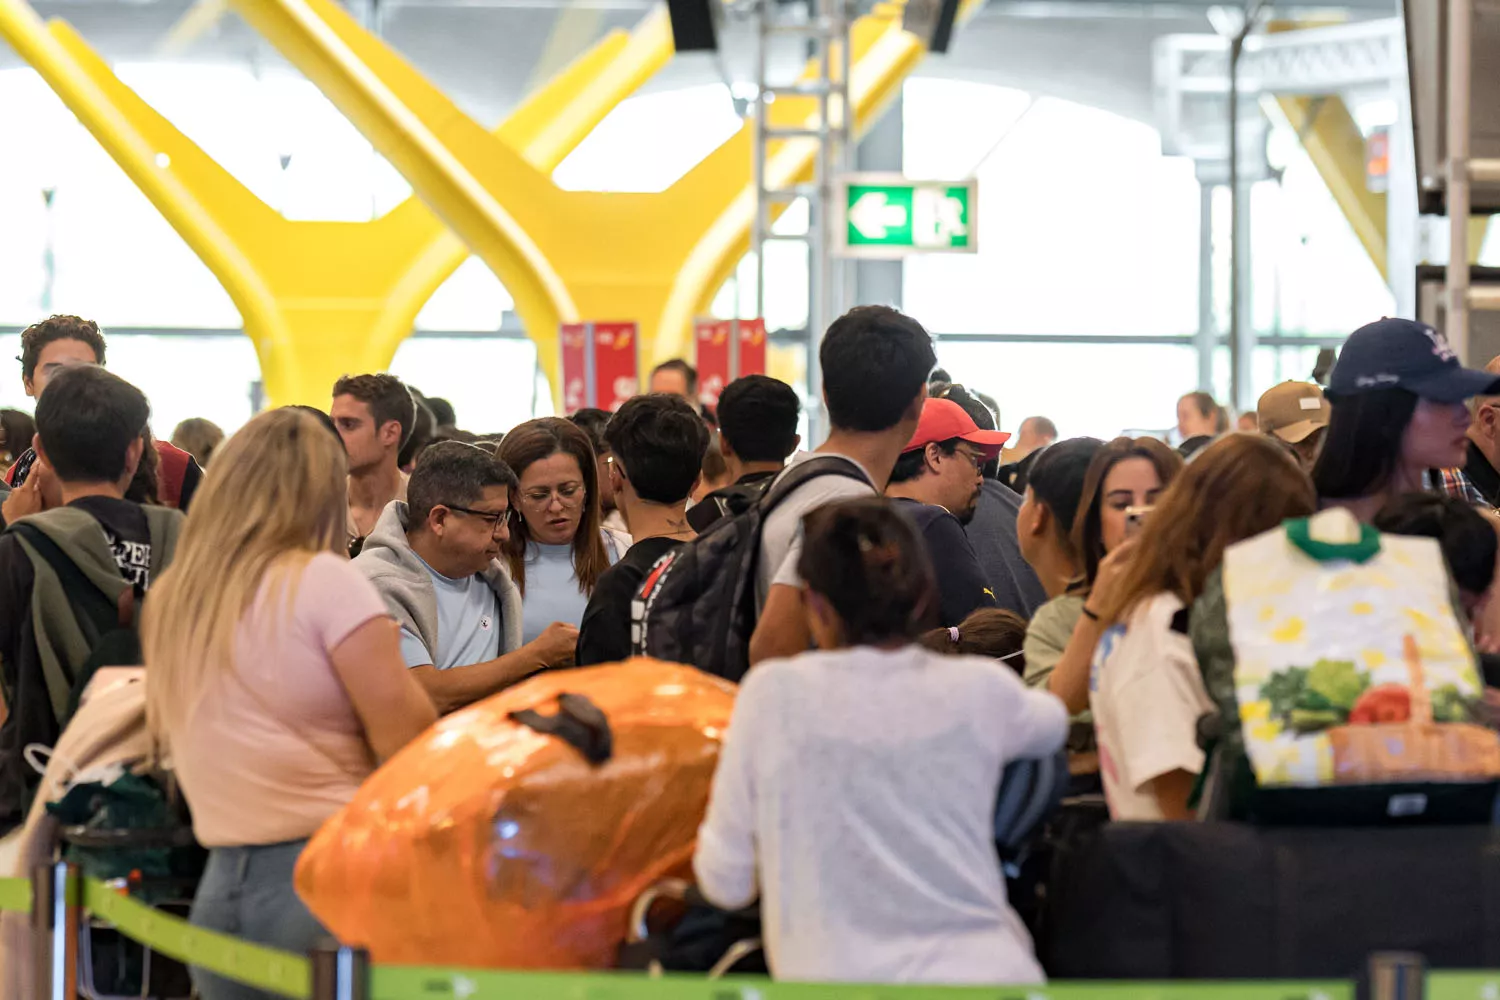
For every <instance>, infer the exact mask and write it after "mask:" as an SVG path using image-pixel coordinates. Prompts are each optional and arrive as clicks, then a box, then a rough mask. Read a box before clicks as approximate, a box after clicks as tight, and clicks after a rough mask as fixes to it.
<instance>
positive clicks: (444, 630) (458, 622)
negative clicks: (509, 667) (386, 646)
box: [401, 553, 505, 670]
mask: <svg viewBox="0 0 1500 1000" xmlns="http://www.w3.org/2000/svg"><path fill="white" fill-rule="evenodd" d="M413 554H415V553H413ZM417 558H418V559H421V558H422V557H421V556H417ZM422 567H423V568H424V569H426V570H427V573H428V575H429V576H431V577H432V590H433V593H434V595H436V597H437V619H438V631H437V634H438V648H437V649H428V648H427V647H426V646H425V645H424V644H423V643H422V640H421V638H420V637H419V636H418V635H417V634H416V633H414V632H412V631H411V630H410V629H406V628H403V629H402V630H401V657H402V659H404V660H405V661H406V665H407V666H408V667H423V666H427V665H428V664H431V665H432V666H434V667H436V668H437V669H439V670H450V669H452V668H453V667H469V666H473V665H474V664H476V663H486V662H488V661H490V660H493V659H494V658H495V657H497V656H499V655H500V641H501V638H502V637H503V635H504V634H505V629H504V628H503V626H502V623H501V621H500V603H499V601H497V600H496V599H495V592H494V591H493V590H491V589H490V585H489V584H488V583H485V582H484V578H483V577H481V576H478V575H475V576H466V577H464V578H463V579H462V580H451V579H449V578H448V577H446V576H444V575H443V574H441V573H439V572H438V571H437V570H435V569H433V568H432V567H431V566H428V565H427V563H426V561H425V560H424V561H423V562H422Z"/></svg>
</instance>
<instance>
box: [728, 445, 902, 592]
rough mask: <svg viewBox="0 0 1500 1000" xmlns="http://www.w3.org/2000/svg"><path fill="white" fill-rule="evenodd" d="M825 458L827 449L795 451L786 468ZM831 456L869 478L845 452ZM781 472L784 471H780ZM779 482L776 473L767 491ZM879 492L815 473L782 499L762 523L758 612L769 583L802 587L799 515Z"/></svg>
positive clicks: (758, 569) (800, 521) (856, 480)
mask: <svg viewBox="0 0 1500 1000" xmlns="http://www.w3.org/2000/svg"><path fill="white" fill-rule="evenodd" d="M827 457H829V453H828V452H812V451H804V452H798V453H797V454H796V455H794V456H792V460H791V461H790V462H788V463H787V468H788V469H795V468H796V467H797V466H799V465H801V464H802V463H803V462H806V461H809V460H810V459H814V458H827ZM833 457H835V458H842V459H844V460H845V461H847V462H848V463H849V464H851V465H853V466H854V467H855V468H857V469H859V471H860V472H862V473H864V475H865V478H866V479H869V478H871V477H870V472H869V470H868V469H866V468H865V467H864V466H863V465H860V464H859V463H858V462H856V461H855V460H854V459H852V458H850V457H849V456H848V455H835V456H833ZM782 475H783V476H784V475H786V473H785V472H783V473H782ZM779 481H780V477H779V476H778V477H777V479H776V480H775V481H773V482H772V483H771V485H770V487H769V488H768V490H774V489H775V488H776V483H777V482H779ZM878 495H879V494H877V493H876V492H875V489H874V487H872V486H871V485H870V484H869V483H867V482H860V481H859V480H858V479H850V478H849V477H848V476H832V475H828V476H818V477H817V478H816V479H812V480H809V481H808V482H806V483H803V484H802V485H801V486H800V487H798V488H797V489H796V490H794V491H792V494H791V495H790V496H788V497H787V498H786V499H785V500H783V501H782V502H781V504H780V506H778V507H777V508H776V509H775V510H774V511H772V512H771V515H770V516H769V517H767V518H766V519H765V522H764V523H763V524H762V525H761V535H760V565H759V566H758V567H757V569H756V576H755V607H756V610H757V611H759V610H760V609H761V608H763V607H765V604H766V595H767V594H769V593H770V592H771V585H772V584H776V583H783V584H786V585H788V586H791V587H800V586H802V577H801V576H800V575H799V574H798V573H797V560H798V559H799V558H801V556H802V518H803V517H805V516H806V515H807V514H808V512H809V511H814V510H817V509H818V508H819V507H822V506H823V505H825V504H830V503H833V502H834V501H836V500H857V499H860V498H862V497H873V496H878Z"/></svg>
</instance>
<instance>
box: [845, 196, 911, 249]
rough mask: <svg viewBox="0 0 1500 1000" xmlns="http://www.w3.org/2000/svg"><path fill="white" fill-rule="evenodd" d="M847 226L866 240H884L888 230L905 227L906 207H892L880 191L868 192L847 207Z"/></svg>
mask: <svg viewBox="0 0 1500 1000" xmlns="http://www.w3.org/2000/svg"><path fill="white" fill-rule="evenodd" d="M849 224H850V225H852V226H853V227H854V228H855V229H857V230H859V234H860V235H861V236H863V237H864V238H865V239H867V240H880V239H885V237H886V234H887V232H888V231H889V230H891V229H900V228H901V227H902V226H904V225H906V206H904V205H892V204H891V203H890V199H889V198H887V197H886V195H885V194H884V193H882V192H880V191H868V192H866V193H865V194H862V195H860V196H859V198H857V199H856V200H855V202H854V204H853V205H850V206H849Z"/></svg>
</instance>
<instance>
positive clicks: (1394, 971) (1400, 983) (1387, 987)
mask: <svg viewBox="0 0 1500 1000" xmlns="http://www.w3.org/2000/svg"><path fill="white" fill-rule="evenodd" d="M1426 985H1427V962H1426V960H1425V959H1424V958H1422V956H1421V955H1418V954H1416V953H1414V952H1409V951H1377V952H1375V953H1374V954H1372V955H1371V956H1370V993H1369V996H1370V1000H1422V995H1423V992H1424V990H1425V988H1426Z"/></svg>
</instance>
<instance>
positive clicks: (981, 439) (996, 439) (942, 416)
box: [902, 399, 1010, 459]
mask: <svg viewBox="0 0 1500 1000" xmlns="http://www.w3.org/2000/svg"><path fill="white" fill-rule="evenodd" d="M954 438H958V439H959V440H960V441H967V442H968V443H969V444H973V445H978V446H979V447H980V449H981V450H983V452H984V457H985V458H987V459H990V458H994V457H995V456H996V455H998V454H1000V449H1001V448H1003V447H1005V442H1007V441H1009V440H1010V435H1009V434H1006V433H1003V432H1001V431H982V430H980V429H979V425H978V424H976V423H975V422H974V418H973V417H971V416H969V414H968V413H967V412H966V411H965V410H964V408H963V407H962V406H959V405H958V404H957V403H955V402H953V400H951V399H929V400H927V402H926V403H924V404H922V419H921V421H920V422H919V423H918V424H917V433H915V434H913V435H912V439H911V441H910V442H908V443H907V445H906V447H905V448H903V449H902V452H903V453H905V452H908V451H916V450H917V449H918V448H925V447H927V446H928V445H930V444H936V443H938V442H940V441H951V440H953V439H954Z"/></svg>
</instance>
